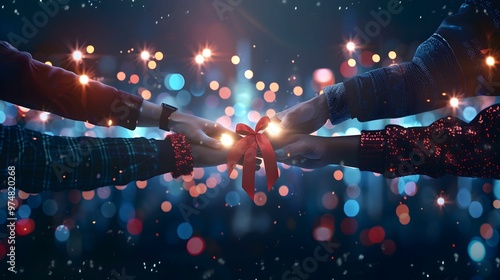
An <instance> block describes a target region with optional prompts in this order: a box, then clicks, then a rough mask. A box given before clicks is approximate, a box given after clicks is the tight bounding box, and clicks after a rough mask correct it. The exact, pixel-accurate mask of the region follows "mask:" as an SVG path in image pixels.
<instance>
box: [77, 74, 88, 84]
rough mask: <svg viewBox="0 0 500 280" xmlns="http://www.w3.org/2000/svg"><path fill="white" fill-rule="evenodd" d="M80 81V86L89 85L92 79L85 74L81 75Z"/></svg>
mask: <svg viewBox="0 0 500 280" xmlns="http://www.w3.org/2000/svg"><path fill="white" fill-rule="evenodd" d="M78 80H79V81H80V84H82V85H87V84H88V83H89V81H90V78H89V76H87V75H85V74H84V75H81V76H80V78H79V79H78Z"/></svg>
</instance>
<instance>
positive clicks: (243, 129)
mask: <svg viewBox="0 0 500 280" xmlns="http://www.w3.org/2000/svg"><path fill="white" fill-rule="evenodd" d="M269 122H271V120H270V119H269V117H267V116H266V117H262V118H261V119H260V120H259V122H258V123H257V125H256V126H255V130H253V129H251V128H250V127H249V126H247V125H245V124H241V123H239V124H238V125H236V133H238V134H241V135H246V136H245V137H243V138H242V139H240V140H239V141H238V142H237V143H236V144H235V145H234V147H233V148H232V149H231V151H229V154H228V155H227V166H228V169H227V170H228V172H229V174H231V172H232V171H233V169H234V167H235V166H236V163H238V161H239V160H240V158H241V157H242V156H243V157H244V158H243V189H244V190H245V191H246V192H247V193H248V195H249V196H250V197H251V198H252V200H253V199H254V194H255V190H254V184H255V164H256V161H257V158H256V156H257V148H260V151H261V153H262V158H263V159H264V165H265V168H266V169H265V170H266V178H267V191H268V192H269V191H270V190H271V188H272V187H273V185H274V182H276V180H277V179H278V165H277V163H276V157H275V155H274V149H273V146H272V145H271V142H269V139H267V137H266V136H265V135H264V134H261V133H259V132H260V131H261V130H264V129H265V128H266V127H267V125H268V124H269Z"/></svg>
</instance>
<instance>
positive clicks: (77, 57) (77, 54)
mask: <svg viewBox="0 0 500 280" xmlns="http://www.w3.org/2000/svg"><path fill="white" fill-rule="evenodd" d="M71 57H72V58H73V60H74V61H81V60H82V59H83V53H82V52H81V51H78V50H77V51H74V52H73V53H72V54H71Z"/></svg>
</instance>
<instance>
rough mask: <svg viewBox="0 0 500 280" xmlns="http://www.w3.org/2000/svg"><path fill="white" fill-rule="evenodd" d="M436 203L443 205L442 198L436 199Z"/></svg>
mask: <svg viewBox="0 0 500 280" xmlns="http://www.w3.org/2000/svg"><path fill="white" fill-rule="evenodd" d="M437 204H438V205H440V206H443V205H444V198H442V197H440V198H438V199H437Z"/></svg>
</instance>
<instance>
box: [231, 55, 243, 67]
mask: <svg viewBox="0 0 500 280" xmlns="http://www.w3.org/2000/svg"><path fill="white" fill-rule="evenodd" d="M240 61H241V60H240V57H239V56H237V55H234V56H233V57H231V63H232V64H234V65H238V64H240Z"/></svg>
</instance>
